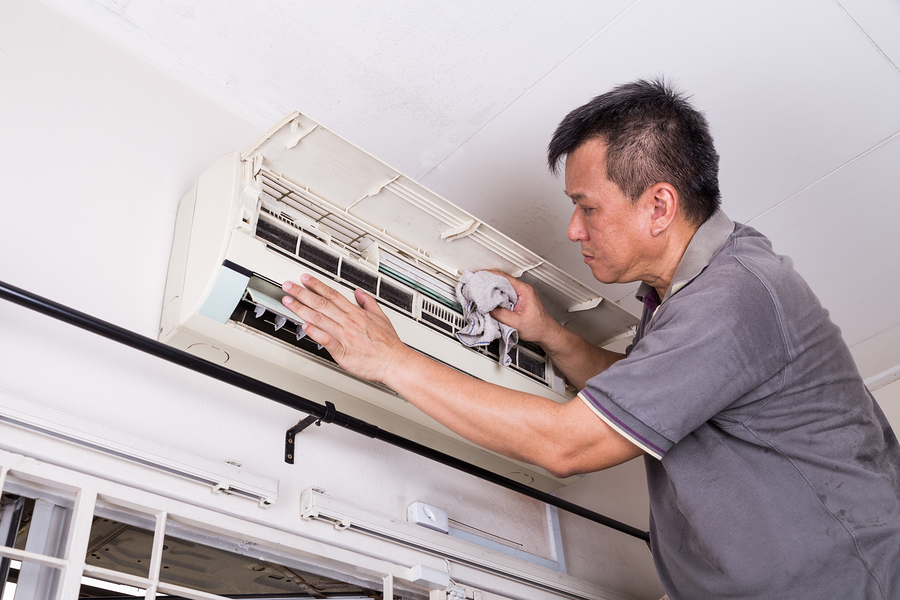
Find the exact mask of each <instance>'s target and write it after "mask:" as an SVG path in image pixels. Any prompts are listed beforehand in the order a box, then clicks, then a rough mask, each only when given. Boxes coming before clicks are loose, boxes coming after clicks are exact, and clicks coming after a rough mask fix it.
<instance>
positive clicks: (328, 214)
mask: <svg viewBox="0 0 900 600" xmlns="http://www.w3.org/2000/svg"><path fill="white" fill-rule="evenodd" d="M259 179H260V180H261V181H262V190H263V194H264V198H265V197H266V196H268V198H266V199H267V200H270V201H273V202H283V203H285V204H287V205H288V206H290V207H291V208H293V209H295V210H296V211H297V212H299V213H300V214H302V215H303V216H305V217H307V218H308V219H309V220H310V221H312V222H314V223H317V224H319V225H320V226H322V227H324V228H325V230H326V231H328V232H329V233H331V235H332V240H333V241H334V242H337V243H339V244H341V245H343V246H345V247H346V248H347V249H348V250H351V251H354V252H358V247H359V242H360V241H361V240H362V239H363V238H364V237H366V232H365V231H364V230H363V229H362V228H360V227H358V226H356V225H354V224H352V223H350V222H349V221H348V220H347V219H346V217H344V216H342V215H341V214H340V213H335V212H332V211H330V210H328V208H327V207H326V206H325V205H323V204H322V203H321V201H319V200H317V199H314V198H313V197H312V195H311V194H309V192H306V191H304V190H302V189H289V188H288V187H286V186H285V185H282V184H280V183H277V182H275V181H274V180H273V179H272V178H271V177H270V176H268V175H266V174H265V173H261V174H260V177H259Z"/></svg>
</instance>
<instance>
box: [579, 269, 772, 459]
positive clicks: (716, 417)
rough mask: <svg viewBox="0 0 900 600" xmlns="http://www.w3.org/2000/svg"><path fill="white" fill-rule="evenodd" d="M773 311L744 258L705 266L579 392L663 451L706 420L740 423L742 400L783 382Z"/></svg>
mask: <svg viewBox="0 0 900 600" xmlns="http://www.w3.org/2000/svg"><path fill="white" fill-rule="evenodd" d="M779 314H780V311H779V310H778V306H777V303H776V301H775V299H774V297H773V295H772V294H770V293H769V290H768V289H767V287H766V286H765V285H764V283H763V282H762V281H760V280H759V279H758V278H757V277H756V276H755V275H753V274H752V273H750V272H749V271H746V270H744V269H743V268H742V267H741V266H740V265H733V266H731V267H728V268H723V269H717V272H716V273H714V274H713V273H708V274H704V275H701V276H700V277H698V278H697V279H695V280H694V281H693V282H692V283H691V284H690V285H688V286H687V287H686V288H684V289H683V290H681V291H680V292H679V293H678V294H676V295H675V296H673V297H671V298H669V299H668V300H667V301H666V302H664V303H663V304H662V305H661V306H660V307H659V308H658V309H657V311H656V314H655V315H654V316H653V319H652V321H651V322H650V324H649V327H648V328H647V330H646V332H645V333H644V336H643V338H641V339H640V340H639V341H638V342H637V343H636V344H635V346H634V348H633V349H632V351H631V353H630V354H629V356H628V357H627V358H625V359H624V360H620V361H619V362H617V363H616V364H614V365H613V366H612V367H610V368H609V369H607V370H606V371H604V372H603V373H601V374H599V375H597V376H596V377H594V378H592V379H590V380H589V381H588V382H587V384H586V387H585V389H584V390H582V391H581V393H580V394H579V396H580V397H581V399H582V401H584V402H585V403H586V404H587V405H588V406H589V407H590V408H591V409H592V410H593V411H594V412H595V413H596V414H597V415H598V416H599V417H600V418H602V419H603V420H604V421H606V423H608V424H609V425H610V426H611V427H613V428H614V429H615V430H616V431H618V432H619V433H620V434H622V435H624V436H625V437H627V438H628V439H629V440H631V441H632V442H633V443H635V444H637V445H638V446H640V447H641V448H643V449H644V450H645V451H646V452H647V453H649V454H650V455H651V456H654V457H656V458H658V459H661V458H662V457H663V456H664V455H665V453H666V452H667V451H668V450H669V449H670V448H671V447H672V446H673V445H674V444H676V443H677V442H678V441H679V440H681V439H682V438H684V437H685V436H687V435H688V434H690V433H691V432H692V431H694V430H695V429H696V428H697V427H699V426H700V425H701V424H703V423H704V422H706V421H710V420H713V421H716V422H718V424H719V425H720V426H728V425H729V424H737V423H739V422H740V420H741V419H743V418H746V416H747V414H748V411H746V410H739V409H740V408H741V407H745V406H747V405H748V404H750V403H753V402H757V401H760V400H763V399H764V398H765V397H768V396H770V395H771V394H772V393H776V392H777V391H778V390H779V389H780V388H781V385H782V383H781V382H782V380H783V372H784V369H785V366H786V365H787V363H788V361H789V353H788V351H787V344H786V341H785V338H784V335H783V331H782V327H781V322H780V318H779ZM751 412H752V411H751Z"/></svg>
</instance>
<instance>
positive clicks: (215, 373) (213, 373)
mask: <svg viewBox="0 0 900 600" xmlns="http://www.w3.org/2000/svg"><path fill="white" fill-rule="evenodd" d="M0 298H2V299H4V300H8V301H9V302H12V303H13V304H18V305H19V306H23V307H25V308H28V309H31V310H33V311H35V312H38V313H41V314H43V315H46V316H48V317H53V318H54V319H57V320H59V321H63V322H64V323H68V324H69V325H74V326H75V327H79V328H81V329H84V330H86V331H90V332H91V333H95V334H97V335H99V336H102V337H105V338H107V339H110V340H113V341H114V342H119V343H120V344H124V345H126V346H129V347H131V348H134V349H136V350H140V351H141V352H145V353H146V354H150V355H152V356H155V357H157V358H161V359H163V360H166V361H168V362H171V363H174V364H176V365H180V366H182V367H185V368H187V369H190V370H192V371H196V372H197V373H202V374H203V375H206V376H208V377H212V378H213V379H217V380H219V381H222V382H224V383H227V384H230V385H233V386H234V387H237V388H240V389H242V390H245V391H248V392H251V393H254V394H257V395H258V396H262V397H263V398H268V399H269V400H273V401H275V402H278V403H280V404H284V405H285V406H289V407H291V408H293V409H295V410H298V411H300V412H303V413H306V414H308V415H310V417H308V419H309V418H315V419H316V420H320V421H325V422H326V423H333V424H334V425H339V426H341V427H345V428H347V429H349V430H351V431H355V432H356V433H361V434H363V435H365V436H367V437H370V438H374V439H377V440H381V441H383V442H387V443H388V444H391V445H392V446H397V447H398V448H403V449H404V450H407V451H409V452H412V453H414V454H418V455H419V456H424V457H425V458H429V459H431V460H433V461H436V462H439V463H441V464H444V465H447V466H448V467H453V468H454V469H457V470H459V471H462V472H463V473H468V474H469V475H474V476H475V477H478V478H479V479H483V480H485V481H489V482H491V483H494V484H496V485H499V486H501V487H504V488H506V489H509V490H512V491H514V492H518V493H520V494H522V495H524V496H528V497H530V498H534V499H535V500H539V501H541V502H544V503H546V504H549V505H551V506H555V507H556V508H558V509H560V510H564V511H566V512H569V513H572V514H574V515H578V516H580V517H583V518H585V519H588V520H590V521H594V522H595V523H599V524H601V525H605V526H606V527H610V528H612V529H615V530H617V531H620V532H622V533H625V534H628V535H630V536H633V537H636V538H638V539H641V540H644V541H645V542H646V543H647V544H648V545H649V544H650V534H649V533H648V532H646V531H641V530H640V529H637V528H635V527H632V526H630V525H626V524H625V523H621V522H619V521H616V520H615V519H611V518H609V517H606V516H604V515H601V514H599V513H596V512H594V511H592V510H588V509H586V508H584V507H583V506H579V505H577V504H573V503H571V502H568V501H566V500H562V499H560V498H557V497H556V496H553V495H551V494H548V493H547V492H542V491H540V490H535V489H533V488H530V487H528V486H527V485H524V484H522V483H519V482H517V481H513V480H511V479H508V478H506V477H503V476H502V475H497V474H496V473H494V472H492V471H488V470H487V469H484V468H482V467H479V466H477V465H473V464H470V463H467V462H465V461H463V460H460V459H458V458H456V457H453V456H450V455H448V454H444V453H443V452H439V451H437V450H434V449H433V448H429V447H428V446H424V445H422V444H419V443H418V442H414V441H412V440H408V439H406V438H404V437H401V436H398V435H395V434H393V433H390V432H388V431H385V430H383V429H381V428H379V427H376V426H375V425H372V424H370V423H366V422H365V421H361V420H359V419H357V418H355V417H351V416H350V415H347V414H344V413H341V412H338V411H336V410H334V405H333V404H331V403H330V402H328V403H326V405H325V406H323V405H321V404H317V403H316V402H312V401H311V400H308V399H306V398H304V397H302V396H298V395H296V394H292V393H290V392H287V391H285V390H283V389H281V388H277V387H275V386H273V385H270V384H268V383H266V382H264V381H259V380H258V379H254V378H252V377H249V376H247V375H243V374H241V373H238V372H236V371H232V370H230V369H227V368H225V367H223V366H221V365H217V364H216V363H212V362H209V361H207V360H204V359H202V358H199V357H197V356H194V355H192V354H189V353H187V352H184V351H183V350H179V349H177V348H173V347H171V346H167V345H166V344H163V343H162V342H159V341H157V340H154V339H152V338H148V337H146V336H143V335H140V334H138V333H135V332H133V331H129V330H127V329H124V328H122V327H119V326H117V325H113V324H112V323H109V322H107V321H103V320H101V319H98V318H96V317H93V316H91V315H88V314H85V313H83V312H80V311H77V310H75V309H72V308H69V307H67V306H64V305H62V304H58V303H56V302H54V301H52V300H48V299H47V298H43V297H41V296H38V295H35V294H32V293H31V292H27V291H25V290H23V289H20V288H17V287H15V286H12V285H9V284H7V283H4V282H2V281H0Z"/></svg>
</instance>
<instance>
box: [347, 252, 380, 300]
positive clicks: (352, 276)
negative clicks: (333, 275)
mask: <svg viewBox="0 0 900 600" xmlns="http://www.w3.org/2000/svg"><path fill="white" fill-rule="evenodd" d="M341 279H343V280H344V281H346V282H347V283H349V284H352V285H354V286H356V287H361V288H362V289H364V290H366V291H367V292H369V293H370V294H377V293H378V275H376V274H374V273H370V272H369V271H366V270H365V269H362V268H360V267H356V266H353V265H352V264H350V263H349V262H347V261H346V260H344V261H343V262H342V263H341Z"/></svg>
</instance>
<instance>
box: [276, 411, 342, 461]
mask: <svg viewBox="0 0 900 600" xmlns="http://www.w3.org/2000/svg"><path fill="white" fill-rule="evenodd" d="M336 414H337V410H335V408H334V404H332V403H331V402H327V401H326V402H325V414H324V415H323V416H322V417H321V418H318V417H316V416H315V415H309V416H308V417H306V418H305V419H303V420H302V421H300V422H299V423H297V424H296V425H294V426H293V427H291V428H290V429H288V430H287V433H286V434H285V436H284V462H286V463H287V464H289V465H292V464H294V438H295V437H297V434H298V433H300V432H301V431H303V430H304V429H306V428H307V427H309V426H310V425H312V424H313V423H315V424H316V426H317V427H318V426H319V425H321V424H322V421H325V422H326V423H331V422H332V421H334V416H335V415H336Z"/></svg>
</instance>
